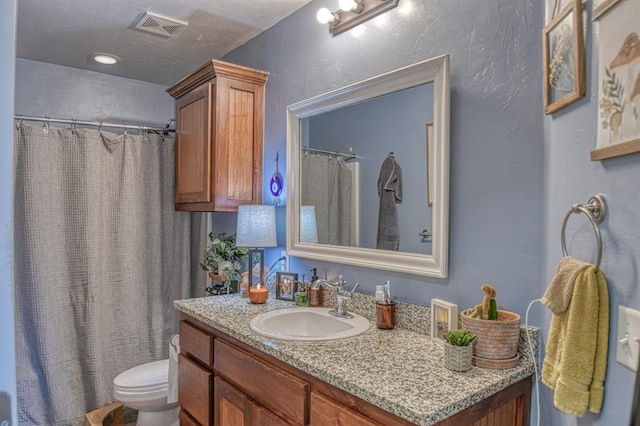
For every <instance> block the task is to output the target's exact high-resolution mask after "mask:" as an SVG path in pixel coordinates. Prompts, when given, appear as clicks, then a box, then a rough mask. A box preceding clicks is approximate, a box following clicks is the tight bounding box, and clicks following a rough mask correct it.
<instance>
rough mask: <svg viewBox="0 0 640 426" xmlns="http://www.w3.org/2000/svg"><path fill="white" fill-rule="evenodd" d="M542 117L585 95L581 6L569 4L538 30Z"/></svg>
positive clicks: (576, 2)
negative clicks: (542, 72)
mask: <svg viewBox="0 0 640 426" xmlns="http://www.w3.org/2000/svg"><path fill="white" fill-rule="evenodd" d="M542 38H543V43H542V50H543V63H544V67H543V68H544V78H543V80H544V81H543V83H544V88H543V91H544V93H543V98H544V113H545V114H547V115H548V114H552V113H554V112H556V111H558V110H560V109H562V108H564V107H566V106H567V105H570V104H572V103H574V102H575V101H577V100H578V99H581V98H583V97H584V96H585V95H586V93H587V84H586V78H585V74H586V66H585V51H584V49H585V47H584V37H583V27H582V2H581V0H571V2H570V3H569V4H568V5H567V6H565V7H564V9H562V10H561V12H560V13H559V14H558V15H556V16H554V18H553V19H552V20H551V21H550V22H549V23H548V24H547V25H546V26H545V27H544V29H543V30H542Z"/></svg>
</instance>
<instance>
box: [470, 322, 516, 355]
mask: <svg viewBox="0 0 640 426" xmlns="http://www.w3.org/2000/svg"><path fill="white" fill-rule="evenodd" d="M498 318H499V319H498V320H497V321H495V320H483V319H479V318H471V317H469V316H468V315H467V312H466V311H465V312H462V315H460V321H461V327H460V328H463V329H465V330H469V331H470V332H471V333H473V334H475V335H476V336H478V337H477V339H476V342H475V345H473V348H474V349H473V355H475V356H476V357H480V358H486V359H510V358H513V357H515V356H516V354H517V353H518V344H519V343H520V315H518V314H515V313H513V312H508V311H500V310H499V311H498Z"/></svg>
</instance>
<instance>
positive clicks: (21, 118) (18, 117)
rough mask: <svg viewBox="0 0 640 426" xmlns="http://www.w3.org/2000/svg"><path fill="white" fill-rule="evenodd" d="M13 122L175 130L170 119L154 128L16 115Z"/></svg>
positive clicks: (161, 130)
mask: <svg viewBox="0 0 640 426" xmlns="http://www.w3.org/2000/svg"><path fill="white" fill-rule="evenodd" d="M13 119H14V120H18V124H19V123H20V122H21V121H41V122H43V123H60V124H71V125H72V126H76V125H80V126H93V127H98V128H99V129H100V128H102V127H111V128H118V129H124V130H127V129H133V130H151V131H155V132H175V129H170V128H169V125H170V124H171V122H172V121H175V119H173V118H171V119H169V120H167V124H166V125H165V127H154V126H136V125H133V124H114V123H103V122H100V121H83V120H75V119H71V120H68V119H63V118H51V117H31V116H27V115H20V114H16V115H14V116H13Z"/></svg>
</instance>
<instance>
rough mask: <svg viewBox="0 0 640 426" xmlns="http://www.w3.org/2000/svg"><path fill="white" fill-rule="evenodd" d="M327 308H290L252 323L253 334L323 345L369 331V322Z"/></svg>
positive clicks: (360, 317)
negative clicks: (335, 313) (332, 312)
mask: <svg viewBox="0 0 640 426" xmlns="http://www.w3.org/2000/svg"><path fill="white" fill-rule="evenodd" d="M329 311H330V309H327V308H290V309H280V310H277V311H271V312H265V313H264V314H260V315H258V316H257V317H255V318H254V319H252V320H251V323H250V324H249V327H251V330H253V331H255V332H256V333H258V334H261V335H262V336H266V337H272V338H274V339H281V340H297V341H319V340H336V339H346V338H347V337H353V336H357V335H358V334H362V333H364V332H365V331H367V330H368V329H369V320H368V319H366V318H364V317H362V316H360V315H357V314H353V313H352V314H351V315H353V318H340V317H336V316H333V315H331V314H330V313H329Z"/></svg>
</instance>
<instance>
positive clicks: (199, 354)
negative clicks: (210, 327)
mask: <svg viewBox="0 0 640 426" xmlns="http://www.w3.org/2000/svg"><path fill="white" fill-rule="evenodd" d="M180 352H181V353H183V354H185V353H188V354H190V355H191V356H193V357H195V358H197V359H198V360H199V361H202V362H203V363H204V364H205V365H208V366H211V365H213V336H212V335H210V334H208V333H206V332H204V331H202V330H200V329H199V328H196V327H194V326H192V325H191V324H189V323H188V322H186V321H180Z"/></svg>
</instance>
